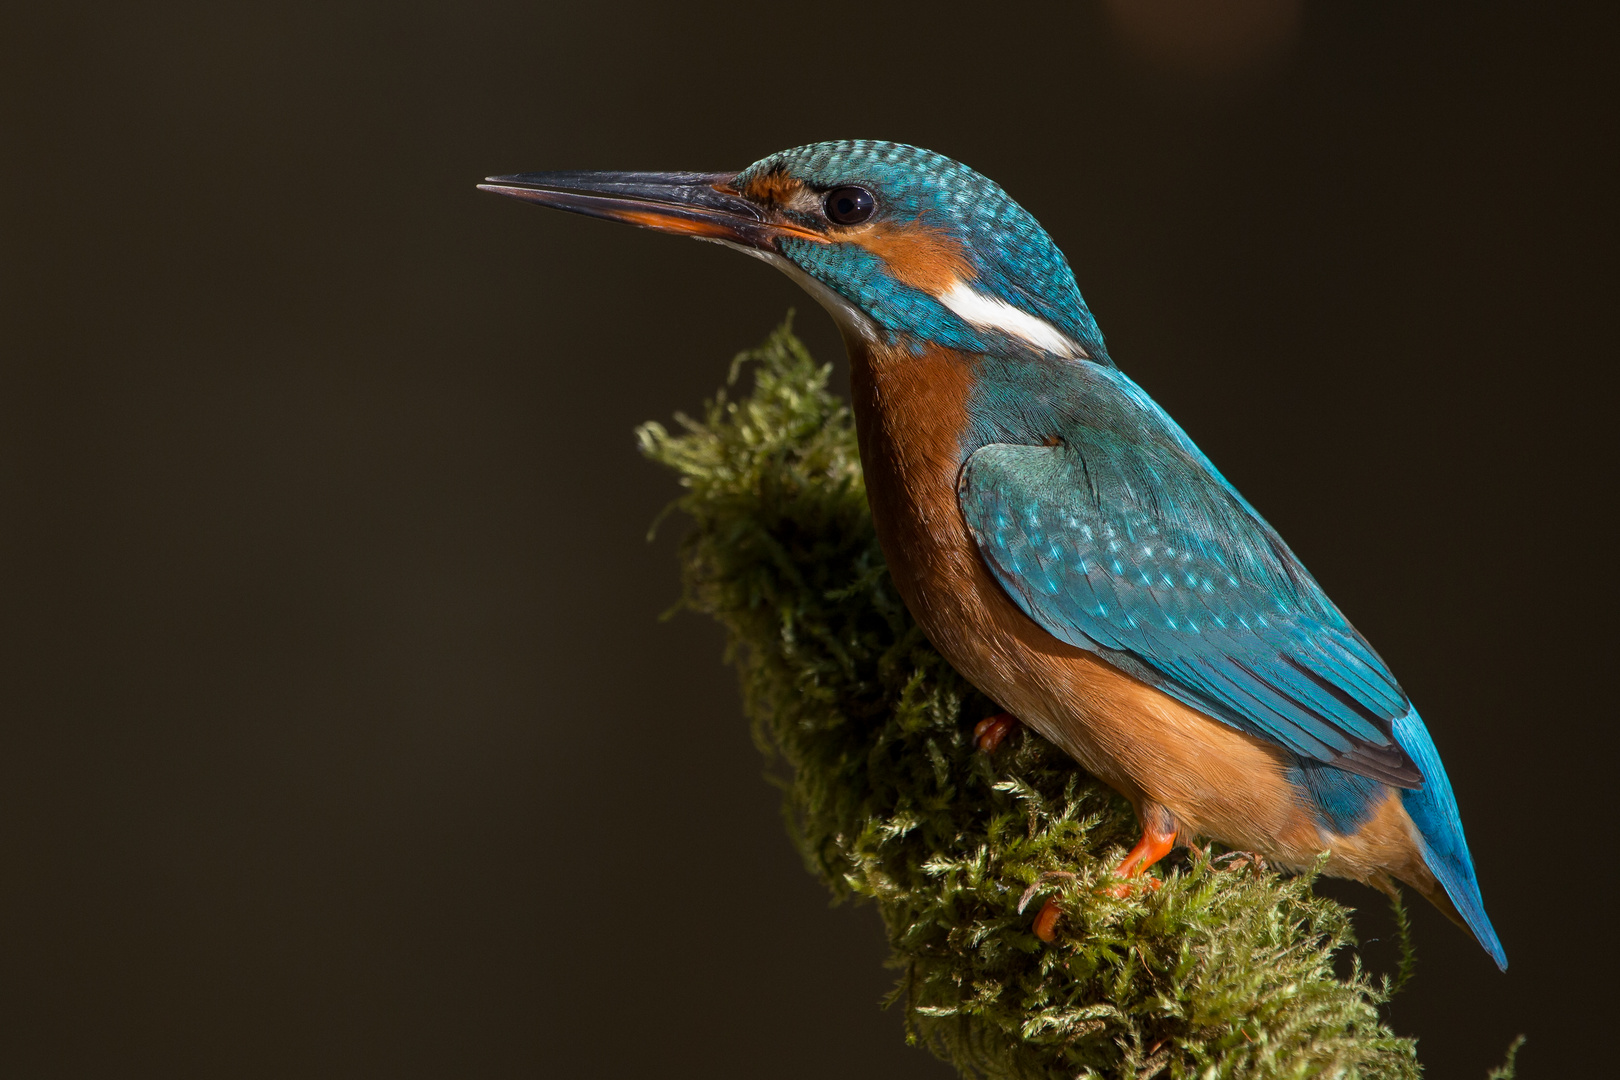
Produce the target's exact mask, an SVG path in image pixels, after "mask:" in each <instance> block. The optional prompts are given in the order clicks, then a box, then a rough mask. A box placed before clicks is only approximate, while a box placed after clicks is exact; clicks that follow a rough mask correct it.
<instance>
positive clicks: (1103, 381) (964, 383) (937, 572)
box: [479, 139, 1507, 971]
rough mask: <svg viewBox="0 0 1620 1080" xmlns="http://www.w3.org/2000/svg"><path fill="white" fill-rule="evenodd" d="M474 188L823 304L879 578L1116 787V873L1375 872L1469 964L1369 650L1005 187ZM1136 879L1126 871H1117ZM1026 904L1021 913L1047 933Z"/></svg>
mask: <svg viewBox="0 0 1620 1080" xmlns="http://www.w3.org/2000/svg"><path fill="white" fill-rule="evenodd" d="M479 186H480V187H481V188H483V189H484V190H486V191H491V192H495V193H497V194H501V195H509V196H512V197H514V198H518V199H523V200H525V201H528V202H531V203H535V204H537V205H540V206H548V207H553V208H555V209H558V210H566V211H571V212H573V213H578V214H586V215H589V216H592V217H598V218H605V219H607V220H610V221H619V222H626V223H629V224H632V225H638V226H642V227H645V228H650V229H656V230H659V231H662V232H667V233H675V234H678V235H682V236H689V237H694V238H696V239H699V240H707V241H712V242H715V243H719V244H723V245H725V246H727V247H731V248H735V249H737V250H739V251H742V252H743V253H745V254H748V255H752V256H754V257H755V258H759V259H763V260H764V261H766V262H768V263H770V264H771V265H773V266H775V267H777V268H778V269H780V270H782V271H784V272H785V273H786V274H787V275H788V276H789V277H791V278H792V279H793V280H794V281H796V282H798V283H799V284H800V285H801V286H803V288H804V289H805V290H806V291H808V292H809V293H810V294H811V295H812V296H813V297H815V299H816V300H817V301H818V302H820V303H821V305H822V306H823V307H825V308H826V309H827V311H828V312H829V313H830V314H831V316H832V318H833V320H834V321H835V322H836V323H837V325H838V328H839V331H840V333H841V334H842V336H843V340H844V344H845V348H846V350H847V352H848V354H849V359H850V365H851V372H850V374H851V377H850V388H851V398H852V400H851V406H852V409H853V412H854V415H855V423H856V434H857V438H858V441H859V445H860V455H861V465H862V468H863V469H864V471H865V475H866V486H867V495H868V499H869V501H870V503H871V507H872V517H873V520H874V522H875V524H876V527H877V535H878V539H879V542H880V543H881V545H882V549H883V555H884V558H885V559H886V560H887V562H888V566H889V571H890V573H891V575H892V577H893V580H894V584H895V587H896V589H897V590H898V592H899V594H900V596H901V597H902V599H903V600H904V601H905V603H906V606H907V607H908V608H909V609H910V611H911V613H912V615H913V616H914V617H915V618H916V620H917V622H918V624H919V625H920V626H921V627H922V629H923V631H924V632H925V633H926V634H927V635H928V638H929V639H930V640H931V641H932V642H933V644H934V646H935V647H936V648H937V649H938V650H939V651H940V652H941V653H942V654H943V655H944V656H945V658H946V659H947V660H948V661H950V663H951V664H952V666H954V667H955V668H956V670H957V671H959V672H961V673H962V675H963V676H965V677H966V678H967V679H968V680H969V681H970V682H972V683H973V684H974V685H975V686H976V687H978V688H979V689H980V690H981V691H983V692H984V694H985V695H986V696H987V697H989V698H990V699H991V700H993V701H995V702H996V703H997V704H998V705H999V706H1000V707H1001V708H1002V709H1004V710H1006V711H1005V712H1004V713H1001V714H998V715H997V716H995V717H991V718H987V719H986V720H985V721H983V722H981V723H980V724H979V725H978V728H977V730H976V732H975V735H976V738H977V739H978V741H979V745H980V748H981V749H993V748H994V745H995V743H996V742H997V741H999V740H1000V739H1001V738H1002V737H1004V736H1005V734H1006V733H1007V732H1008V731H1009V730H1014V729H1015V725H1016V724H1017V723H1018V722H1022V723H1023V724H1027V725H1028V726H1029V727H1031V728H1033V729H1034V730H1035V731H1037V732H1038V733H1040V734H1041V735H1042V736H1044V737H1045V738H1047V739H1048V740H1050V741H1051V742H1053V743H1055V744H1056V745H1057V746H1059V747H1061V748H1062V749H1063V750H1064V751H1066V752H1067V753H1068V754H1069V755H1071V756H1072V757H1073V758H1074V759H1075V760H1076V761H1078V762H1079V763H1080V764H1081V765H1082V766H1083V767H1084V768H1085V769H1086V770H1088V771H1089V772H1090V773H1092V774H1093V775H1094V776H1096V777H1098V778H1099V779H1101V780H1103V781H1104V782H1106V783H1107V784H1109V785H1110V786H1111V787H1113V788H1114V789H1115V790H1116V791H1118V792H1119V793H1120V794H1121V795H1123V796H1124V797H1125V798H1126V799H1127V800H1128V801H1129V802H1130V803H1131V805H1132V807H1133V808H1134V810H1135V811H1136V817H1137V820H1138V822H1139V824H1140V826H1141V832H1142V835H1141V840H1140V841H1139V842H1138V843H1137V844H1136V846H1135V847H1134V848H1133V849H1132V850H1131V851H1130V853H1129V854H1128V855H1126V856H1125V858H1124V860H1123V861H1122V862H1121V863H1120V864H1119V866H1118V867H1117V870H1116V875H1117V880H1118V881H1119V882H1120V883H1121V884H1119V885H1116V886H1115V888H1116V889H1120V888H1122V889H1128V888H1130V887H1132V886H1133V885H1134V884H1135V882H1134V881H1133V880H1132V879H1137V878H1140V877H1141V876H1142V875H1144V874H1145V872H1146V871H1147V869H1148V868H1149V867H1151V866H1152V865H1153V864H1154V863H1156V862H1158V861H1159V860H1160V859H1162V858H1164V857H1165V856H1166V855H1167V854H1169V853H1170V852H1171V851H1172V850H1173V849H1174V848H1175V847H1176V846H1178V845H1185V844H1191V843H1195V842H1197V841H1198V840H1199V839H1201V838H1209V839H1213V840H1216V841H1218V842H1220V843H1222V844H1224V845H1227V846H1228V847H1230V848H1233V849H1236V850H1241V851H1246V852H1253V853H1256V854H1258V855H1260V856H1262V857H1263V858H1264V859H1265V860H1267V861H1269V862H1271V863H1273V864H1275V865H1278V866H1281V867H1284V868H1288V869H1293V870H1303V869H1307V868H1309V867H1312V866H1314V865H1316V864H1317V861H1318V857H1319V856H1320V855H1321V854H1322V853H1323V852H1326V853H1327V854H1326V860H1325V871H1326V873H1328V874H1330V875H1334V876H1339V877H1345V878H1351V879H1354V880H1357V881H1361V882H1365V883H1367V884H1371V885H1374V886H1376V887H1378V888H1381V889H1383V890H1385V891H1386V892H1393V890H1394V887H1395V886H1394V882H1396V881H1399V882H1403V883H1405V884H1406V885H1408V886H1410V887H1411V888H1413V889H1415V890H1416V891H1417V892H1418V893H1420V894H1421V895H1423V896H1424V897H1425V898H1427V899H1428V900H1429V901H1430V902H1432V903H1433V904H1434V905H1435V906H1436V907H1438V908H1439V909H1440V910H1441V911H1443V912H1445V914H1446V915H1448V916H1449V917H1450V918H1451V919H1452V920H1453V921H1455V922H1457V923H1458V924H1459V925H1461V926H1463V927H1465V928H1466V929H1468V930H1470V931H1472V933H1473V935H1474V937H1475V938H1476V939H1477V940H1478V941H1479V943H1480V945H1482V946H1483V947H1484V949H1485V951H1486V952H1487V953H1489V954H1490V956H1491V958H1492V959H1493V960H1494V961H1495V962H1496V964H1497V966H1498V967H1499V968H1501V969H1502V970H1504V971H1505V970H1506V969H1507V957H1506V954H1505V953H1504V952H1503V949H1502V945H1501V942H1500V941H1499V940H1498V939H1497V936H1496V932H1495V930H1494V929H1492V927H1491V922H1490V919H1489V918H1488V917H1487V916H1486V914H1485V905H1484V901H1483V899H1482V898H1481V896H1480V891H1479V883H1478V881H1477V879H1476V877H1475V874H1474V866H1473V860H1472V858H1471V856H1470V854H1469V850H1468V843H1467V841H1466V839H1465V838H1464V836H1463V826H1462V820H1461V818H1460V817H1459V814H1458V809H1457V802H1456V798H1455V797H1454V796H1453V794H1452V789H1451V783H1450V781H1449V780H1448V779H1447V777H1446V771H1445V768H1444V766H1442V765H1441V763H1440V755H1439V753H1438V752H1437V751H1436V749H1435V745H1434V742H1433V740H1432V739H1431V738H1430V736H1429V732H1428V730H1427V729H1426V728H1425V727H1424V724H1423V721H1422V719H1421V718H1419V716H1418V712H1417V709H1416V708H1415V707H1414V706H1413V704H1412V702H1411V700H1410V699H1409V698H1408V697H1407V695H1406V693H1405V691H1403V690H1402V689H1401V686H1400V684H1399V683H1398V682H1397V681H1396V679H1395V676H1394V675H1393V674H1392V673H1391V672H1390V669H1389V666H1388V665H1387V664H1385V663H1384V661H1383V659H1382V658H1381V657H1380V656H1379V655H1378V653H1377V652H1376V651H1374V649H1373V647H1372V646H1371V645H1370V644H1368V642H1367V640H1366V639H1365V638H1363V637H1362V636H1361V634H1360V633H1358V632H1357V631H1356V629H1355V627H1353V626H1352V625H1351V624H1350V622H1349V620H1348V619H1346V618H1345V617H1344V615H1343V614H1342V613H1341V612H1340V611H1339V609H1338V607H1336V606H1335V605H1334V603H1333V601H1332V600H1330V599H1328V596H1327V594H1326V593H1325V592H1324V591H1323V589H1322V587H1321V586H1320V585H1318V584H1317V582H1316V580H1315V579H1314V578H1313V577H1312V576H1311V575H1310V573H1309V572H1308V571H1307V570H1306V569H1305V567H1304V565H1303V564H1302V563H1301V562H1300V560H1299V559H1298V557H1297V556H1295V555H1294V553H1293V552H1292V551H1291V550H1289V548H1288V545H1287V544H1285V543H1284V542H1283V539H1282V537H1281V536H1279V535H1278V534H1277V532H1276V530H1275V529H1273V528H1272V527H1271V526H1270V525H1269V524H1268V523H1267V522H1266V520H1265V518H1263V517H1262V516H1261V515H1260V513H1259V512H1258V511H1257V510H1256V509H1255V508H1254V507H1253V506H1251V505H1250V504H1249V502H1248V500H1246V499H1245V498H1244V497H1243V496H1242V495H1241V494H1239V493H1238V491H1237V489H1236V488H1235V487H1233V486H1232V484H1231V483H1230V482H1228V481H1227V479H1226V478H1225V477H1224V476H1222V475H1221V473H1220V471H1219V470H1218V469H1216V467H1215V466H1214V464H1212V463H1211V462H1210V460H1209V458H1208V457H1206V456H1205V455H1204V453H1203V451H1201V450H1200V449H1199V448H1198V447H1197V446H1196V445H1195V444H1194V443H1193V441H1192V440H1191V439H1190V438H1188V436H1187V434H1186V433H1185V432H1184V431H1182V429H1181V427H1180V426H1179V425H1177V424H1176V422H1175V421H1174V420H1172V419H1171V418H1170V416H1169V415H1168V414H1167V413H1166V412H1165V411H1164V410H1163V409H1162V408H1160V407H1159V406H1158V404H1157V403H1155V402H1154V401H1153V399H1152V398H1151V397H1149V396H1148V395H1147V393H1146V392H1145V391H1143V390H1142V388H1141V387H1139V386H1137V384H1136V383H1135V382H1133V381H1132V380H1131V379H1130V377H1129V376H1127V375H1126V374H1125V373H1124V372H1122V371H1121V370H1120V369H1119V368H1118V367H1117V366H1116V365H1115V363H1114V361H1113V360H1112V358H1111V357H1110V356H1109V354H1108V349H1107V347H1106V345H1105V344H1104V342H1103V336H1102V332H1101V331H1100V330H1099V329H1098V327H1097V322H1096V320H1095V319H1094V318H1093V317H1092V314H1091V311H1090V309H1088V308H1087V306H1086V303H1085V301H1084V300H1082V299H1081V296H1080V289H1079V286H1078V284H1077V282H1076V280H1075V276H1074V272H1073V270H1072V269H1071V268H1070V265H1069V261H1068V259H1067V258H1065V257H1064V255H1063V253H1062V252H1061V251H1060V250H1059V249H1058V247H1057V245H1056V244H1054V243H1053V241H1052V239H1051V237H1050V236H1048V235H1047V233H1046V231H1045V230H1044V229H1043V228H1042V227H1041V226H1040V224H1038V223H1037V222H1036V220H1035V218H1034V217H1033V216H1031V215H1030V214H1029V213H1028V212H1027V211H1026V210H1025V209H1024V208H1023V207H1021V206H1020V205H1019V204H1018V203H1016V202H1014V201H1013V200H1012V198H1011V197H1010V196H1008V195H1007V193H1006V192H1005V191H1003V190H1002V189H1001V188H1000V187H999V186H997V185H996V184H995V183H993V182H991V181H990V180H989V179H987V178H986V177H984V176H982V175H981V174H979V173H978V172H975V171H974V170H973V169H970V168H968V167H967V166H965V165H962V164H960V163H958V162H956V161H953V160H951V159H950V158H947V157H944V156H942V155H940V154H937V153H933V152H932V151H928V150H923V149H920V148H917V147H914V146H907V145H904V144H900V143H893V142H882V141H874V140H866V139H856V140H841V141H836V142H819V143H813V144H810V145H807V146H801V147H798V148H796V149H792V150H785V151H782V152H781V153H776V154H772V155H770V156H769V157H766V158H763V159H762V160H760V161H757V162H755V163H754V164H752V165H750V166H748V167H747V168H745V169H743V170H742V171H741V172H734V173H733V172H726V173H694V172H537V173H519V174H515V175H510V176H493V177H489V178H488V180H487V182H486V183H484V184H481V185H479ZM1147 880H1148V881H1149V882H1151V881H1152V879H1151V878H1149V879H1147ZM1060 916H1061V912H1060V911H1059V909H1058V908H1057V907H1056V906H1054V903H1053V902H1051V901H1049V902H1048V903H1047V905H1046V907H1045V908H1043V909H1042V910H1041V912H1040V913H1039V914H1038V915H1037V916H1036V919H1035V931H1036V933H1037V934H1038V936H1040V937H1042V938H1043V939H1045V940H1051V939H1052V937H1053V933H1054V929H1053V928H1054V925H1055V923H1056V921H1057V919H1058V918H1059V917H1060Z"/></svg>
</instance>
